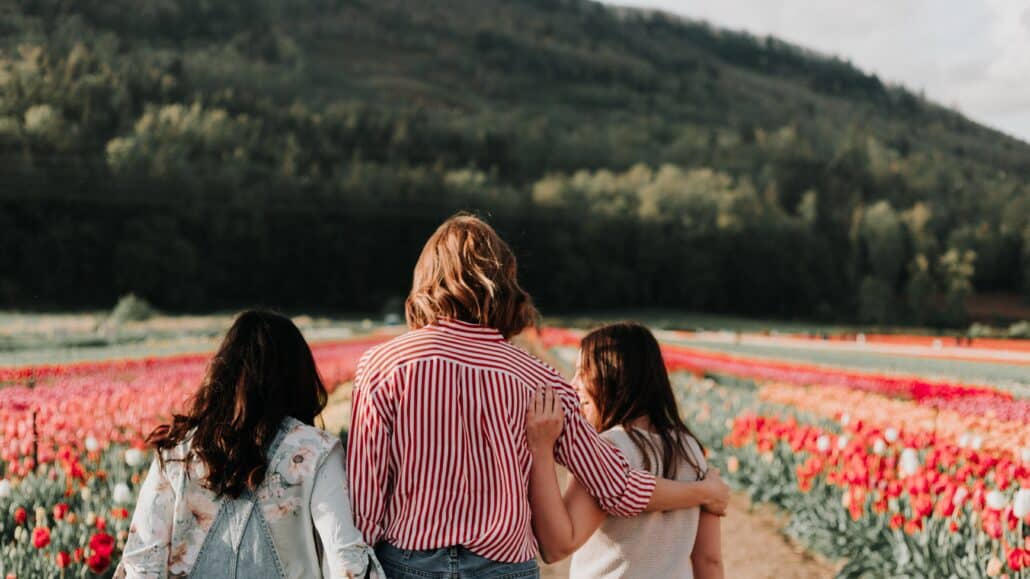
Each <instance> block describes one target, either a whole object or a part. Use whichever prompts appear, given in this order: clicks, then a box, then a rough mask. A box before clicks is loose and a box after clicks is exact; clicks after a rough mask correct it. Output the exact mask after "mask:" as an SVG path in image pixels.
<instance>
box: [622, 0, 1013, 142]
mask: <svg viewBox="0 0 1030 579" xmlns="http://www.w3.org/2000/svg"><path fill="white" fill-rule="evenodd" d="M606 1H608V2H609V3H613V4H622V5H627V6H638V7H649V8H660V9H663V10H667V11H669V12H674V13H678V14H682V15H684V16H687V17H690V18H696V19H702V20H707V21H709V22H711V23H713V24H715V25H718V26H724V27H728V28H733V29H742V30H747V31H749V32H751V33H753V34H758V35H766V34H771V35H773V36H777V37H779V38H783V39H785V40H788V41H790V42H793V43H796V44H799V45H801V46H805V47H808V48H812V49H815V50H818V51H820V52H824V53H827V54H832V55H836V56H838V57H841V58H844V59H847V60H850V61H851V62H853V63H854V64H855V65H857V66H859V67H860V68H862V69H863V70H867V71H871V72H875V73H876V74H877V75H879V76H880V77H881V78H882V79H884V80H885V81H888V82H893V83H900V84H903V85H905V86H906V87H908V88H910V89H913V90H916V91H925V93H926V94H927V96H929V97H930V98H931V99H933V100H935V101H937V102H940V103H942V104H944V105H947V106H953V107H956V108H958V109H959V110H960V111H962V112H963V113H964V114H966V115H967V116H969V117H970V118H973V119H975V120H977V121H979V122H982V123H985V124H987V125H990V126H992V127H995V128H998V129H1000V130H1002V131H1005V132H1006V133H1009V134H1012V135H1015V136H1018V137H1020V138H1022V139H1023V140H1025V141H1030V6H1028V5H1027V3H1026V2H1025V0H900V1H899V0H866V1H865V2H853V1H847V0H778V1H776V0H690V1H687V0H606Z"/></svg>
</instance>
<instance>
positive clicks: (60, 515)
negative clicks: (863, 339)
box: [0, 329, 1030, 579]
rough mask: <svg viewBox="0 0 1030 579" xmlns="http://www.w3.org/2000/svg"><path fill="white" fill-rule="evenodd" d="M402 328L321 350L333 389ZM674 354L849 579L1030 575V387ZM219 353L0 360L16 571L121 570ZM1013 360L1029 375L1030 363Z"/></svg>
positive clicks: (731, 456)
mask: <svg viewBox="0 0 1030 579" xmlns="http://www.w3.org/2000/svg"><path fill="white" fill-rule="evenodd" d="M580 335H581V334H580V333H579V332H577V331H573V330H563V329H548V330H544V331H542V332H540V333H539V334H538V336H539V338H540V342H539V345H540V346H541V347H542V348H544V349H550V351H551V352H552V353H554V354H557V355H556V356H554V357H555V358H556V359H559V360H561V359H565V360H566V361H568V360H569V359H570V358H571V357H573V356H574V355H575V350H574V347H575V346H576V345H577V344H578V341H579V336H580ZM388 337H389V336H388V335H379V334H372V335H370V336H367V337H364V338H360V339H353V340H348V341H335V342H324V343H315V344H314V345H313V350H314V352H315V357H316V360H317V362H318V365H319V369H320V371H321V373H322V375H323V377H324V378H325V382H326V384H327V385H328V386H330V388H332V387H335V386H336V385H338V384H341V383H343V382H346V381H347V380H349V379H350V378H351V377H352V375H353V372H354V370H355V366H356V363H357V361H358V359H359V358H360V356H361V354H362V353H363V352H364V351H365V350H366V349H367V348H369V347H370V346H372V345H373V344H375V343H378V342H380V341H382V340H385V339H387V338H388ZM1014 344H1016V346H1013V348H1012V349H1013V350H1014V351H1022V352H1027V351H1028V350H1026V349H1022V350H1021V348H1023V347H1024V346H1025V345H1026V343H1025V342H1022V343H1014ZM983 347H991V348H998V349H1002V348H1004V347H1006V344H1004V343H999V344H990V345H989V346H987V345H985V346H983ZM663 348H664V353H665V358H666V363H667V364H668V366H669V368H670V370H671V371H672V372H673V373H674V374H673V375H674V383H675V385H676V388H677V393H678V396H679V397H680V404H681V408H682V410H683V411H684V412H685V413H686V415H687V418H688V422H689V424H690V425H691V427H692V428H693V429H694V431H695V432H696V433H698V435H699V437H700V438H701V439H702V441H703V442H704V443H705V445H706V446H707V448H708V450H709V453H710V456H709V460H710V463H711V464H713V465H715V466H718V467H719V468H720V469H721V470H722V472H723V474H724V476H725V477H726V478H727V480H728V481H730V482H731V484H732V485H733V486H734V487H735V488H737V489H738V490H740V491H743V492H746V493H747V494H748V495H750V497H751V499H752V500H753V501H755V502H761V503H768V504H771V505H774V506H775V507H778V508H779V509H780V510H782V511H783V512H784V513H786V514H787V515H788V516H789V522H788V523H787V527H786V531H787V533H788V534H789V535H790V536H792V537H793V538H794V539H796V540H797V542H799V543H800V544H801V545H803V546H805V547H806V548H807V549H810V550H811V551H813V552H816V553H819V554H820V555H822V556H823V557H825V558H827V559H828V560H830V561H834V562H837V569H838V576H839V577H844V578H866V577H868V578H874V577H875V578H879V577H912V578H916V577H919V578H922V577H940V578H944V579H947V578H951V577H956V578H967V577H970V578H971V577H1007V578H1008V579H1030V400H1027V399H1026V398H1024V397H1023V395H1022V394H1021V392H1022V391H1024V390H1020V389H1018V388H1017V389H1012V388H999V387H997V385H996V384H992V383H989V382H986V383H984V382H977V381H972V380H965V379H962V378H955V379H944V378H940V377H936V378H933V377H926V376H923V375H918V374H902V373H893V372H890V373H889V372H886V371H884V372H877V371H875V369H870V368H862V369H856V368H845V367H841V366H830V365H820V364H816V363H812V362H806V361H799V360H798V359H790V360H787V359H775V358H772V357H758V356H748V355H741V354H740V353H728V352H726V351H718V350H711V349H702V348H696V347H692V346H690V345H689V344H685V343H683V342H680V341H675V340H668V341H666V342H665V343H664V345H663ZM207 357H208V356H207V355H206V354H190V355H177V356H169V357H155V358H141V359H113V360H106V361H90V362H78V363H68V364H56V365H37V366H16V367H7V368H4V367H0V579H11V578H14V579H17V578H22V579H24V578H30V577H109V576H110V575H111V574H112V573H113V567H114V565H115V564H116V563H117V560H118V557H119V554H120V549H121V546H122V545H123V543H124V539H125V536H126V533H127V530H128V525H129V519H130V517H131V509H132V508H133V506H134V504H135V497H136V489H137V488H138V486H139V485H140V483H141V482H142V481H141V478H140V477H141V476H143V474H144V473H145V471H146V469H147V467H148V464H149V462H150V460H151V454H150V453H149V452H148V451H147V450H146V448H145V445H144V438H145V437H146V435H147V434H148V433H149V432H150V431H151V430H152V429H153V428H154V427H155V426H157V425H158V424H160V423H161V422H162V421H166V420H168V418H169V417H170V416H171V414H172V413H173V412H175V411H177V410H179V409H181V408H182V407H183V404H184V402H185V401H186V400H187V398H188V397H189V396H190V394H191V393H192V392H193V391H194V389H195V388H196V387H197V385H198V384H199V382H200V380H201V378H202V376H203V373H204V370H205V365H206V362H207ZM1005 363H1006V364H1007V366H1006V368H1007V370H1006V371H1007V372H1008V373H1009V374H1010V375H1011V374H1015V375H1018V374H1019V372H1018V369H1019V368H1020V367H1022V368H1025V369H1026V370H1027V375H1028V376H1030V360H1027V359H1026V357H1025V356H1024V357H1023V358H1020V357H1019V356H1016V357H1015V358H1013V360H1007V361H1006V362H1005ZM1013 368H1015V369H1017V370H1016V371H1013ZM1028 379H1030V378H1028ZM723 542H724V546H725V548H727V549H730V548H732V544H733V539H732V537H724V539H723ZM729 576H733V574H732V570H731V572H730V574H729Z"/></svg>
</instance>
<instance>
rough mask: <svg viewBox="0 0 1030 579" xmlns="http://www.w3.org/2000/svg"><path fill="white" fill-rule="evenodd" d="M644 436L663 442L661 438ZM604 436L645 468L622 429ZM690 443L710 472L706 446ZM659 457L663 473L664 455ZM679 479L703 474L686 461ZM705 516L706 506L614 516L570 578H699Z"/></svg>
mask: <svg viewBox="0 0 1030 579" xmlns="http://www.w3.org/2000/svg"><path fill="white" fill-rule="evenodd" d="M640 432H643V433H645V434H647V435H649V436H651V437H652V438H654V439H655V442H656V443H657V442H659V439H658V437H657V435H655V434H653V433H649V432H647V431H645V430H640ZM601 437H602V438H605V439H606V440H608V441H610V442H612V443H613V444H615V446H618V447H619V448H620V449H622V451H623V452H624V453H625V454H626V459H627V460H628V461H629V463H630V465H631V466H634V467H637V468H643V467H644V458H643V455H642V454H641V453H640V450H638V449H637V446H636V445H635V444H633V441H632V440H631V439H630V437H629V435H628V434H626V431H625V430H623V429H622V428H621V427H616V428H613V429H611V430H609V431H607V432H604V433H602V434H601ZM687 442H688V448H689V449H690V450H691V452H693V453H694V456H695V459H696V460H697V461H698V464H699V465H701V468H702V469H705V468H707V466H706V464H705V459H704V456H703V454H702V452H701V447H700V446H699V445H698V444H697V442H696V441H695V440H694V439H689V440H688V441H687ZM656 458H657V462H658V463H659V464H658V466H657V472H659V473H660V472H661V471H662V465H661V464H660V463H661V457H656ZM652 462H655V461H654V460H652ZM652 468H654V466H653V465H652ZM676 479H677V480H682V481H694V480H697V473H696V472H695V470H694V468H693V467H691V466H690V464H689V463H687V462H686V461H681V464H679V465H678V466H677V469H676ZM700 517H701V509H700V508H694V509H686V510H680V511H669V512H664V513H643V514H640V515H638V516H636V517H633V518H631V519H622V518H617V517H608V518H607V519H606V520H605V521H604V523H602V524H601V528H600V529H598V530H597V532H595V533H594V534H593V536H592V537H590V539H588V540H587V542H586V543H585V544H584V545H583V547H581V548H580V549H579V550H578V551H576V553H575V554H574V555H573V556H572V568H571V570H570V572H569V579H641V578H650V577H655V578H658V577H660V578H662V579H677V578H680V579H693V577H694V570H693V566H692V564H691V561H690V554H691V551H693V549H694V540H695V539H696V538H697V526H698V521H699V519H700Z"/></svg>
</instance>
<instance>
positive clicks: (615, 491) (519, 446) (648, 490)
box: [348, 320, 655, 563]
mask: <svg viewBox="0 0 1030 579" xmlns="http://www.w3.org/2000/svg"><path fill="white" fill-rule="evenodd" d="M541 384H550V385H552V386H553V387H555V388H556V389H557V392H558V394H559V396H560V399H561V401H562V403H563V404H564V406H565V415H566V421H565V427H564V428H563V430H562V434H561V437H560V438H559V439H558V442H557V444H556V446H555V458H556V460H557V461H558V462H559V463H561V464H563V465H565V466H566V467H567V468H568V469H569V470H570V471H571V472H572V473H573V474H574V475H576V478H577V479H579V481H580V482H581V483H582V484H583V485H584V486H585V487H586V488H587V489H588V490H589V492H590V493H591V494H592V495H593V496H594V497H596V498H597V499H598V501H599V503H600V504H601V507H602V508H603V509H604V510H606V511H608V512H609V513H611V514H614V515H618V516H624V517H630V516H633V515H636V514H638V513H640V512H641V511H642V510H643V509H644V508H645V507H646V506H647V504H648V502H649V501H650V500H651V494H652V493H653V492H654V486H655V479H654V476H652V475H651V474H650V473H647V472H645V471H640V470H633V469H631V468H630V466H629V463H628V462H627V461H626V458H625V456H623V454H622V452H621V451H619V450H618V449H617V448H615V447H614V446H612V445H610V444H608V443H607V442H605V441H603V440H602V439H601V438H600V437H599V436H598V434H597V432H596V431H595V430H594V428H593V427H592V426H590V424H589V423H587V422H586V420H584V419H583V418H582V416H581V415H580V413H579V408H578V407H579V400H578V398H577V396H576V393H575V391H574V390H573V389H572V387H571V386H569V385H568V384H567V383H566V382H565V381H564V380H563V379H562V378H561V376H560V375H559V374H558V373H557V372H556V371H555V370H554V369H552V368H551V367H549V366H547V365H546V364H544V363H543V362H541V361H539V360H537V359H536V358H534V357H533V356H531V355H530V354H528V353H526V352H525V351H524V350H522V349H520V348H518V347H516V346H514V345H512V344H510V343H509V342H507V341H505V340H504V338H503V337H502V336H501V334H500V333H498V332H497V331H496V330H493V329H490V328H485V327H482V326H476V325H472V324H468V323H465V322H460V321H455V320H443V321H440V322H439V323H437V324H433V325H430V326H427V327H425V328H422V329H419V330H415V331H412V332H408V333H407V334H404V335H403V336H400V337H398V338H395V339H393V340H391V341H389V342H387V343H386V344H383V345H381V346H378V347H376V348H374V349H372V350H370V351H369V352H368V353H367V354H365V356H364V357H363V358H362V360H361V362H360V363H359V364H358V371H357V376H356V378H355V385H354V400H353V403H354V406H353V409H352V416H351V431H350V437H349V444H348V447H349V448H348V451H349V452H348V454H349V456H348V476H349V480H350V496H351V503H352V505H353V508H354V519H355V523H356V525H357V527H358V529H360V530H361V532H362V533H364V536H365V540H366V541H367V542H368V544H370V545H375V544H376V543H378V542H379V541H380V540H386V541H388V542H389V543H391V544H392V545H394V546H396V547H399V548H402V549H419V550H421V549H438V548H443V547H450V546H456V545H461V546H464V547H466V548H468V549H469V550H471V551H473V552H474V553H476V554H478V555H480V556H482V557H486V558H487V559H491V560H494V561H499V562H507V563H517V562H522V561H528V560H530V559H532V558H534V557H535V556H536V554H537V543H536V538H535V537H534V536H533V530H532V527H531V525H530V515H531V513H530V507H529V499H528V492H529V472H530V466H531V456H530V452H529V448H528V447H527V445H526V433H525V428H526V408H527V406H528V404H529V401H530V399H531V398H532V396H533V391H534V388H535V387H536V386H537V385H541Z"/></svg>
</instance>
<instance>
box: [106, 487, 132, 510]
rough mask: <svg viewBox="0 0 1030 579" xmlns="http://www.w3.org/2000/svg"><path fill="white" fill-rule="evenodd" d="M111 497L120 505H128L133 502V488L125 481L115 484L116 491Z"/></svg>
mask: <svg viewBox="0 0 1030 579" xmlns="http://www.w3.org/2000/svg"><path fill="white" fill-rule="evenodd" d="M111 498H113V499H114V502H116V503H118V504H120V505H128V504H131V503H132V490H131V489H129V485H127V484H125V483H118V484H116V485H114V491H113V492H112V493H111Z"/></svg>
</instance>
